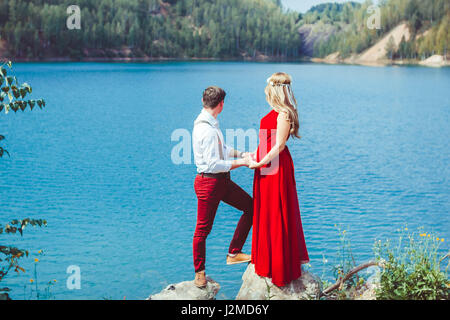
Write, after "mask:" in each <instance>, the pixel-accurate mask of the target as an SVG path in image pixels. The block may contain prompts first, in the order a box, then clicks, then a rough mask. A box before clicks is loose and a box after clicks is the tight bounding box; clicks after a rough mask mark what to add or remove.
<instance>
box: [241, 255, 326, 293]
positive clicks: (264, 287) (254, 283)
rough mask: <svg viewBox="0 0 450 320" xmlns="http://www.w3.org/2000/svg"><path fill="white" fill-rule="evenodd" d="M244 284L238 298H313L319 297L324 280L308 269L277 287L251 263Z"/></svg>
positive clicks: (243, 279) (245, 274)
mask: <svg viewBox="0 0 450 320" xmlns="http://www.w3.org/2000/svg"><path fill="white" fill-rule="evenodd" d="M242 281H243V283H242V286H241V289H240V290H239V293H238V295H237V297H236V300H311V299H318V297H319V295H320V293H321V292H322V282H321V281H320V279H319V278H318V277H316V276H315V275H313V274H312V273H310V272H308V271H303V270H302V276H301V277H300V278H298V279H296V280H294V281H292V282H291V283H290V284H288V285H287V286H285V287H277V286H276V285H274V284H273V283H272V281H271V279H269V278H265V277H260V276H259V275H257V274H256V273H255V265H254V264H252V263H250V264H249V265H248V267H247V270H246V271H245V273H244V275H243V276H242Z"/></svg>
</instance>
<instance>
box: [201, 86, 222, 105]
mask: <svg viewBox="0 0 450 320" xmlns="http://www.w3.org/2000/svg"><path fill="white" fill-rule="evenodd" d="M226 95H227V94H226V92H225V91H224V90H223V89H221V88H219V87H209V88H206V89H205V91H203V106H204V107H205V108H211V109H214V108H215V107H217V106H218V105H219V103H221V102H222V100H224V99H225V96H226Z"/></svg>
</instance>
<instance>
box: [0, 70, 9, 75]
mask: <svg viewBox="0 0 450 320" xmlns="http://www.w3.org/2000/svg"><path fill="white" fill-rule="evenodd" d="M0 73H1V75H2V76H4V77H6V75H7V74H8V73H7V72H6V69H5V68H1V69H0Z"/></svg>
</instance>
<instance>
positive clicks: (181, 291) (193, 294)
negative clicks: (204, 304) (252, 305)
mask: <svg viewBox="0 0 450 320" xmlns="http://www.w3.org/2000/svg"><path fill="white" fill-rule="evenodd" d="M206 280H207V281H208V283H207V285H206V288H204V289H200V288H197V287H196V286H195V285H194V281H185V282H180V283H177V284H170V285H168V286H167V287H166V288H165V289H164V290H162V291H161V292H160V293H157V294H154V295H151V296H150V297H148V298H147V300H214V299H215V297H216V295H217V292H219V290H220V285H219V284H218V283H217V282H215V281H214V280H213V279H211V278H210V277H206Z"/></svg>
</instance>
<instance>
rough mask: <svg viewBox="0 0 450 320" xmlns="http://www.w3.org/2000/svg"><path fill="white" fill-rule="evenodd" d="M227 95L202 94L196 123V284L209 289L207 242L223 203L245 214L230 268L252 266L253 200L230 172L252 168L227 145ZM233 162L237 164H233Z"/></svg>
mask: <svg viewBox="0 0 450 320" xmlns="http://www.w3.org/2000/svg"><path fill="white" fill-rule="evenodd" d="M225 96H226V93H225V91H224V90H223V89H221V88H218V87H209V88H207V89H206V90H205V91H204V92H203V99H202V102H203V110H202V112H201V113H200V115H199V116H198V117H197V119H196V120H195V122H194V131H193V134H192V137H193V147H194V158H195V164H196V166H197V172H198V174H197V176H196V178H195V183H194V188H195V193H196V194H197V199H198V208H197V226H196V228H195V233H194V241H193V254H194V267H195V280H194V284H195V285H196V286H197V287H199V288H204V287H205V286H206V283H207V281H206V274H205V256H206V253H205V251H206V238H207V236H208V234H209V233H210V231H211V229H212V226H213V222H214V218H215V216H216V211H217V207H218V206H219V203H220V201H223V202H225V203H227V204H229V205H231V206H233V207H235V208H237V209H238V210H240V211H243V214H242V216H241V218H240V220H239V222H238V225H237V227H236V231H235V233H234V236H233V239H232V240H231V243H230V247H229V250H228V255H227V264H236V263H243V262H249V261H250V260H251V257H250V255H248V254H244V253H242V252H241V250H242V247H243V245H244V243H245V240H246V239H247V236H248V233H249V231H250V228H251V227H252V219H253V200H252V198H251V197H250V196H249V195H248V194H247V193H246V192H245V191H244V190H243V189H242V188H240V187H239V186H238V185H237V184H235V183H234V182H233V181H231V179H230V171H231V170H233V169H236V168H239V167H242V166H247V167H248V166H249V164H250V158H249V155H248V154H247V153H242V152H239V151H236V150H234V149H232V148H230V147H228V146H227V145H225V143H224V139H223V134H222V132H221V130H220V129H219V122H218V121H217V116H218V115H219V114H220V113H221V112H222V110H223V105H224V99H225ZM233 158H234V160H233Z"/></svg>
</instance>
